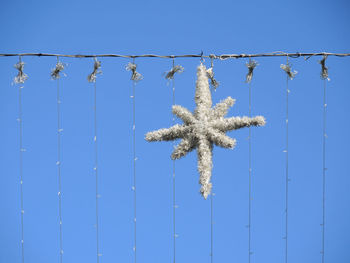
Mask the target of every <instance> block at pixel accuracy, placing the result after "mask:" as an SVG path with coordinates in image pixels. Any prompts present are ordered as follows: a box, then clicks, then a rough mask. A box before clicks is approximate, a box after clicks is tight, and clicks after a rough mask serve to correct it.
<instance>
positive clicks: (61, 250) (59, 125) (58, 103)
mask: <svg viewBox="0 0 350 263" xmlns="http://www.w3.org/2000/svg"><path fill="white" fill-rule="evenodd" d="M57 65H60V61H59V57H57V64H56V68H57ZM51 77H52V78H53V76H52V74H51ZM55 79H56V82H57V162H56V165H57V179H58V219H59V245H60V251H59V255H60V263H62V261H63V237H62V236H63V234H62V183H61V133H62V131H63V129H62V128H61V98H60V81H59V80H60V78H59V72H58V74H57V77H55Z"/></svg>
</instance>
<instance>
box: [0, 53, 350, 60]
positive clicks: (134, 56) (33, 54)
mask: <svg viewBox="0 0 350 263" xmlns="http://www.w3.org/2000/svg"><path fill="white" fill-rule="evenodd" d="M325 55H326V56H336V57H348V56H350V53H329V52H318V53H300V52H296V53H286V52H283V51H275V52H271V53H261V54H222V55H215V54H210V55H204V54H203V53H201V54H184V55H155V54H142V55H122V54H96V55H93V54H90V55H84V54H76V55H72V54H49V53H19V54H13V53H8V54H4V53H3V54H0V57H14V56H23V57H24V56H37V57H68V58H92V57H112V58H171V59H173V58H212V59H221V60H225V59H230V58H248V57H249V58H253V57H286V56H288V57H291V58H298V57H305V59H309V58H310V57H313V56H325Z"/></svg>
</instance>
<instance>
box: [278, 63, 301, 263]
mask: <svg viewBox="0 0 350 263" xmlns="http://www.w3.org/2000/svg"><path fill="white" fill-rule="evenodd" d="M280 67H281V69H282V70H284V71H285V73H286V74H287V76H286V149H285V150H284V152H285V154H286V172H285V174H286V177H285V178H286V179H285V236H284V239H285V263H287V262H288V190H289V189H288V187H289V180H290V179H289V156H288V154H289V146H288V141H289V93H290V90H289V87H288V81H289V79H291V80H292V79H293V78H294V77H295V75H296V74H297V73H298V72H297V71H295V70H294V71H293V70H292V68H291V65H290V63H289V57H288V56H287V63H286V64H285V65H284V64H281V66H280Z"/></svg>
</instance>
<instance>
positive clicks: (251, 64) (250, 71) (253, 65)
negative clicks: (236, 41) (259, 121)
mask: <svg viewBox="0 0 350 263" xmlns="http://www.w3.org/2000/svg"><path fill="white" fill-rule="evenodd" d="M257 65H258V63H257V62H256V61H255V60H252V59H251V58H249V63H246V66H247V68H248V73H247V75H246V81H245V82H246V83H248V87H249V118H251V117H252V84H251V81H252V79H253V71H254V69H255V68H256V66H257ZM248 166H249V167H248V177H249V182H248V262H249V263H250V261H251V255H252V251H251V221H252V220H251V218H252V132H251V127H250V126H249V129H248Z"/></svg>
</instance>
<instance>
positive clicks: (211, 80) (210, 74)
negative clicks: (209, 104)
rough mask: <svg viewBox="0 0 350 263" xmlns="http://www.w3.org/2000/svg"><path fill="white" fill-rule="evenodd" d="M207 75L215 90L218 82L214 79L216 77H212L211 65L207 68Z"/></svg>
mask: <svg viewBox="0 0 350 263" xmlns="http://www.w3.org/2000/svg"><path fill="white" fill-rule="evenodd" d="M207 75H208V77H209V78H210V84H211V85H212V87H213V88H214V90H216V89H217V87H219V85H220V83H219V82H218V81H216V79H215V78H214V71H213V67H210V68H208V69H207Z"/></svg>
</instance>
